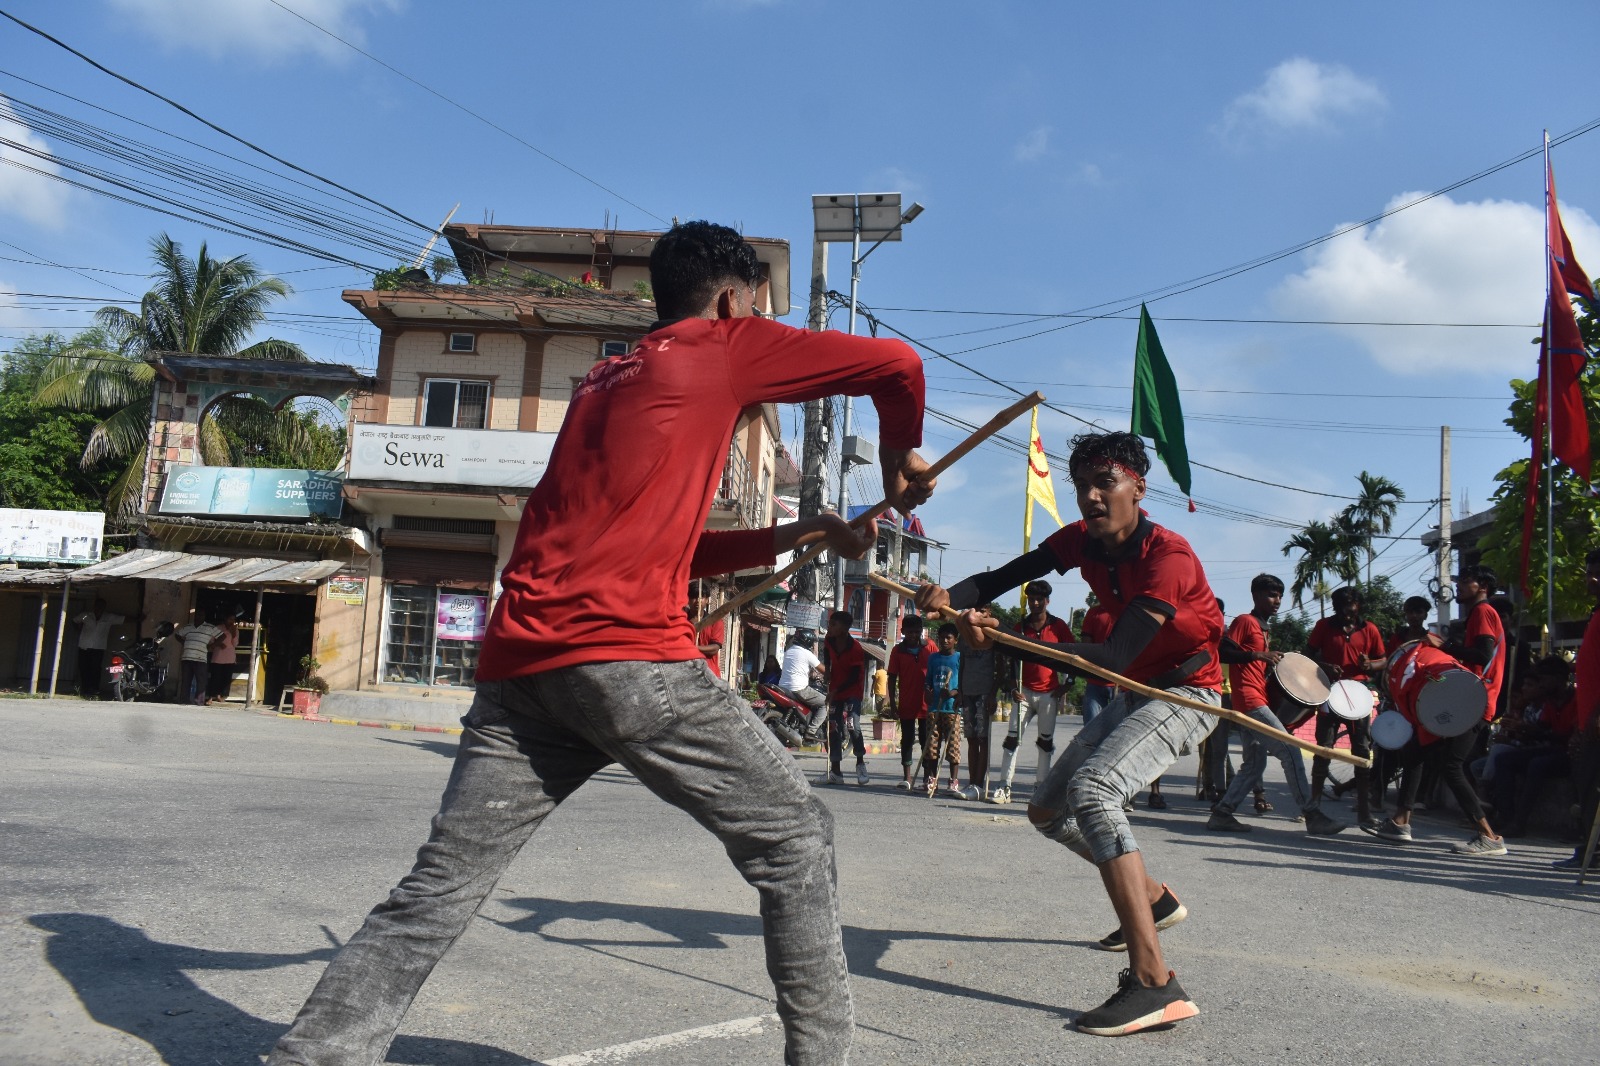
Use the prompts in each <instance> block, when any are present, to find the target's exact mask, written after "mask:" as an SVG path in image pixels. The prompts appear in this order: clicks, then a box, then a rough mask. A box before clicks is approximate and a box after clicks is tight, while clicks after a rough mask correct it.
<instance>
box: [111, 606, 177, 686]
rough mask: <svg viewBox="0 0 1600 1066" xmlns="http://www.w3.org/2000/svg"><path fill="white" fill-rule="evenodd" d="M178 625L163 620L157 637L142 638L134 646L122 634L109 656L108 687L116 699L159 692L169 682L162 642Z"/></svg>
mask: <svg viewBox="0 0 1600 1066" xmlns="http://www.w3.org/2000/svg"><path fill="white" fill-rule="evenodd" d="M176 628H177V627H176V626H174V625H173V624H172V623H171V622H162V623H161V624H160V625H159V626H157V627H156V632H155V636H153V637H143V638H141V639H139V640H138V641H135V642H134V643H133V644H132V645H131V646H127V647H125V646H124V645H127V643H128V638H127V637H126V636H123V637H119V638H118V640H117V648H116V649H115V650H114V651H112V652H111V654H110V655H108V656H107V662H106V688H107V689H109V690H110V692H111V698H112V699H114V700H119V701H125V700H138V699H145V698H148V697H150V696H154V695H157V694H158V693H160V692H161V690H162V688H163V687H165V685H166V683H167V663H166V658H165V657H164V656H163V655H162V654H161V642H162V641H164V640H166V639H167V638H168V637H170V636H172V631H173V630H174V629H176Z"/></svg>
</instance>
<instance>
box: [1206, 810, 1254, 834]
mask: <svg viewBox="0 0 1600 1066" xmlns="http://www.w3.org/2000/svg"><path fill="white" fill-rule="evenodd" d="M1206 828H1207V829H1209V830H1211V831H1212V832H1213V833H1249V832H1252V831H1253V827H1251V826H1248V825H1245V824H1244V823H1243V822H1241V821H1239V819H1237V818H1235V817H1234V816H1233V815H1232V814H1230V813H1229V812H1227V811H1212V812H1211V817H1210V818H1208V819H1206Z"/></svg>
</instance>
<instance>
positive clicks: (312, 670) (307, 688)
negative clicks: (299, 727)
mask: <svg viewBox="0 0 1600 1066" xmlns="http://www.w3.org/2000/svg"><path fill="white" fill-rule="evenodd" d="M321 666H322V663H320V662H318V661H317V659H316V658H314V657H313V656H310V655H302V656H301V657H300V676H299V677H298V678H297V679H296V681H295V683H294V713H295V714H297V715H300V716H301V717H302V718H315V717H317V711H318V710H319V709H320V708H321V707H322V697H323V695H324V694H325V693H326V692H327V691H328V682H327V681H325V680H324V679H323V678H322V675H320V674H318V673H317V670H318V669H320V668H321Z"/></svg>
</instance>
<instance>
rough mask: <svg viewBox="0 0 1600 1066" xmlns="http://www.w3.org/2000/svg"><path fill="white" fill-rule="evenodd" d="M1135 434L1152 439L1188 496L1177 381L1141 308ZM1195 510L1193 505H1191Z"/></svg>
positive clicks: (1135, 361)
mask: <svg viewBox="0 0 1600 1066" xmlns="http://www.w3.org/2000/svg"><path fill="white" fill-rule="evenodd" d="M1132 429H1133V432H1134V433H1136V434H1138V435H1139V436H1141V437H1149V438H1150V439H1151V440H1152V441H1154V442H1155V445H1156V455H1157V456H1159V457H1160V459H1161V461H1162V462H1164V463H1166V464H1167V473H1169V474H1171V475H1172V480H1173V481H1175V482H1177V485H1178V488H1180V489H1182V490H1183V494H1184V495H1185V496H1187V495H1189V447H1188V445H1186V444H1185V443H1184V441H1183V406H1182V405H1181V404H1180V403H1179V402H1178V379H1177V378H1175V377H1173V376H1172V367H1171V366H1169V365H1168V364H1167V353H1166V352H1164V351H1162V350H1161V338H1159V337H1157V336H1156V325H1155V323H1154V322H1152V321H1150V312H1149V310H1147V309H1146V308H1145V306H1144V304H1140V305H1139V344H1138V346H1137V347H1136V348H1135V349H1134V352H1133V426H1132ZM1189 510H1191V511H1192V510H1194V501H1193V500H1190V501H1189Z"/></svg>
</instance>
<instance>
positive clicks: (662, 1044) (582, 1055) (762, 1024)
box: [535, 1014, 778, 1066]
mask: <svg viewBox="0 0 1600 1066" xmlns="http://www.w3.org/2000/svg"><path fill="white" fill-rule="evenodd" d="M777 1021H778V1016H777V1015H776V1014H758V1015H756V1016H754V1017H751V1018H736V1019H735V1020H733V1021H731V1022H718V1023H717V1024H716V1025H702V1026H701V1027H700V1028H698V1029H685V1030H684V1031H683V1032H681V1033H668V1034H667V1035H666V1036H652V1037H647V1038H646V1039H644V1040H634V1041H631V1042H630V1043H627V1044H613V1045H611V1046H610V1047H603V1048H597V1049H596V1050H594V1051H580V1052H579V1053H578V1054H576V1055H563V1056H561V1057H560V1058H559V1059H544V1060H542V1061H541V1062H539V1063H536V1064H535V1066H600V1064H602V1063H609V1062H622V1061H623V1060H625V1059H631V1058H634V1057H635V1056H637V1055H644V1054H647V1053H649V1052H652V1051H661V1050H662V1049H664V1048H671V1047H682V1046H684V1045H685V1044H698V1043H700V1042H701V1041H703V1040H726V1039H727V1038H728V1037H732V1036H751V1035H754V1034H756V1033H760V1032H762V1031H763V1030H765V1029H766V1028H767V1027H768V1026H769V1025H776V1024H777Z"/></svg>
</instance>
